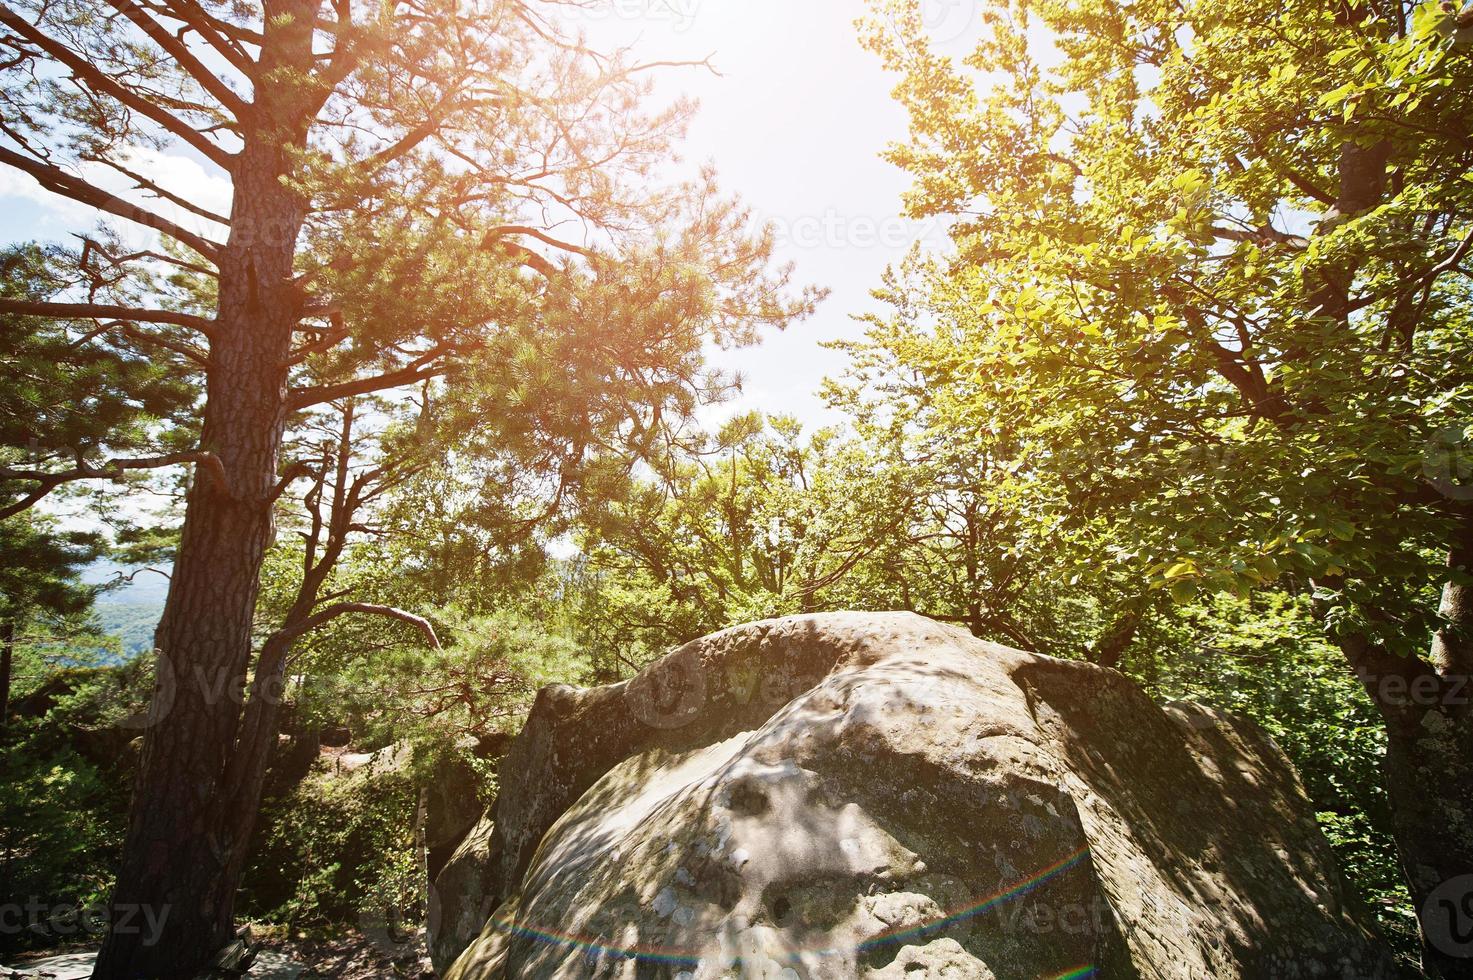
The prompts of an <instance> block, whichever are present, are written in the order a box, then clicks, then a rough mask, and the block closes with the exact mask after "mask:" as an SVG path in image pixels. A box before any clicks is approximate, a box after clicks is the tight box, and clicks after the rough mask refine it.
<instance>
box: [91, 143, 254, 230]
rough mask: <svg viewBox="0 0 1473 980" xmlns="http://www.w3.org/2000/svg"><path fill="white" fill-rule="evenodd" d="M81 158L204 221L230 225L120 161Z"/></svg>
mask: <svg viewBox="0 0 1473 980" xmlns="http://www.w3.org/2000/svg"><path fill="white" fill-rule="evenodd" d="M82 159H84V160H89V161H91V162H93V163H100V164H102V165H103V166H104V167H110V168H111V169H113V170H116V171H117V172H118V173H120V174H122V175H123V176H124V177H127V178H128V179H129V180H131V181H133V183H134V184H136V185H137V186H138V189H139V190H141V191H148V192H149V193H150V194H153V195H154V196H155V197H158V198H160V199H161V200H165V201H168V202H169V203H171V204H176V205H178V206H179V207H181V208H183V209H184V210H185V211H188V212H189V213H190V214H194V215H198V216H199V217H201V218H204V219H205V220H206V221H213V222H214V223H215V224H217V225H224V226H225V227H227V228H229V227H230V219H229V218H227V217H225V216H224V215H223V214H216V213H215V212H214V211H211V210H209V209H208V208H202V207H200V206H199V205H198V204H195V203H194V202H193V201H190V200H188V199H186V198H183V197H180V196H179V195H178V194H175V193H174V192H173V191H170V190H165V189H164V188H163V187H160V186H159V185H158V184H156V183H155V182H153V181H151V180H149V179H148V178H147V177H145V176H143V175H142V174H140V173H136V172H134V171H132V170H129V169H128V168H127V167H125V166H123V165H122V164H121V163H118V162H116V161H114V160H109V159H107V158H106V157H103V156H94V155H88V156H85V157H83V158H82Z"/></svg>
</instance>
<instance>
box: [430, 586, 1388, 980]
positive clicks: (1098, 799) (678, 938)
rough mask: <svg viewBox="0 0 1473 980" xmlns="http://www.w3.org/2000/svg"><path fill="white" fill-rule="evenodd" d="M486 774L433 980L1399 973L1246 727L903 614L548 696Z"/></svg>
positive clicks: (810, 624) (719, 638)
mask: <svg viewBox="0 0 1473 980" xmlns="http://www.w3.org/2000/svg"><path fill="white" fill-rule="evenodd" d="M501 774H502V777H501V794H500V797H499V799H498V802H497V806H496V808H495V814H494V824H492V823H489V822H488V823H486V824H483V825H482V826H483V832H484V833H483V840H482V841H481V842H480V843H478V844H477V845H476V848H475V851H476V853H475V854H474V855H473V857H474V860H468V861H466V862H464V863H463V865H462V866H463V868H469V867H475V868H476V869H478V870H477V873H476V874H475V875H472V876H464V875H463V876H462V879H461V880H462V881H464V878H465V877H472V878H473V879H474V880H473V881H472V882H471V887H474V888H475V889H476V890H477V891H476V894H475V895H464V894H461V895H458V896H457V895H447V894H443V893H442V894H441V895H440V900H441V902H442V903H444V902H447V901H449V902H458V904H457V908H458V909H460V910H462V911H465V910H468V909H480V910H482V911H483V912H484V911H485V910H489V909H494V911H491V912H490V914H489V915H487V917H486V920H485V921H484V922H483V923H482V928H481V929H480V932H479V935H478V936H476V937H475V938H474V939H473V940H471V941H470V942H469V945H468V946H466V947H465V949H464V951H463V952H461V953H460V954H459V956H458V958H456V959H455V962H454V964H453V965H452V966H451V967H450V968H449V969H448V971H447V972H446V980H486V978H501V977H509V978H510V977H538V978H542V977H595V976H597V977H630V978H633V977H636V976H637V977H641V978H643V977H658V976H673V977H679V978H680V980H705V978H715V977H727V976H742V977H782V978H797V977H811V978H828V977H835V978H838V977H867V978H891V977H895V978H899V977H902V976H904V977H913V976H937V977H957V978H1000V980H1013V978H1018V980H1025V978H1026V980H1035V978H1039V977H1055V978H1057V977H1083V976H1086V975H1090V976H1099V977H1152V978H1156V977H1171V978H1175V977H1180V978H1201V977H1222V978H1233V977H1240V978H1267V977H1274V978H1314V977H1323V978H1336V980H1341V978H1379V977H1390V976H1394V975H1396V974H1395V969H1394V967H1393V965H1392V962H1391V960H1390V958H1389V957H1388V955H1387V954H1386V952H1385V951H1384V949H1383V948H1382V947H1381V946H1380V944H1379V943H1378V942H1377V940H1376V938H1375V936H1374V935H1373V934H1372V931H1371V929H1370V927H1369V926H1368V924H1367V919H1366V917H1365V915H1364V913H1363V912H1362V910H1361V909H1359V908H1358V907H1357V906H1356V904H1355V903H1354V901H1353V900H1352V899H1351V898H1350V897H1349V896H1348V895H1347V893H1346V890H1345V888H1344V886H1343V884H1342V883H1341V880H1340V877H1339V875H1338V874H1337V872H1336V870H1335V866H1334V862H1333V860H1332V857H1331V853H1330V850H1329V847H1328V845H1327V844H1326V842H1325V840H1324V838H1323V837H1322V836H1321V834H1320V832H1319V830H1318V828H1317V827H1316V825H1315V822H1314V819H1313V815H1312V813H1311V809H1310V806H1309V803H1308V801H1307V799H1306V798H1305V795H1304V791H1303V789H1302V787H1301V785H1300V783H1299V780H1298V778H1297V776H1296V775H1295V773H1294V771H1293V768H1292V767H1291V766H1290V764H1289V762H1288V760H1287V759H1286V758H1285V757H1284V755H1283V753H1282V752H1281V751H1280V750H1279V749H1278V748H1277V747H1276V746H1274V745H1273V744H1272V742H1270V741H1269V740H1268V739H1267V738H1266V737H1265V736H1264V735H1263V734H1262V733H1261V732H1259V731H1258V730H1257V729H1256V728H1254V727H1253V726H1251V725H1249V724H1247V723H1245V722H1242V721H1239V720H1237V719H1234V718H1230V717H1226V716H1222V715H1218V714H1214V713H1212V712H1209V711H1207V710H1205V709H1202V708H1200V707H1195V706H1187V705H1181V706H1175V707H1171V708H1167V709H1165V710H1163V709H1162V708H1160V707H1158V706H1157V705H1155V704H1154V703H1153V702H1151V701H1150V699H1148V698H1147V697H1146V696H1145V695H1144V694H1143V693H1142V692H1141V691H1140V690H1139V689H1138V688H1137V687H1136V686H1135V685H1134V684H1132V683H1131V682H1130V681H1129V680H1127V679H1126V678H1125V677H1123V676H1122V675H1120V674H1118V673H1115V672H1113V671H1109V670H1105V669H1102V668H1098V667H1094V666H1092V665H1089V664H1084V663H1077V662H1070V661H1062V660H1055V659H1052V658H1049V657H1044V656H1039V655H1037V654H1031V653H1024V652H1021V651H1018V650H1012V649H1008V648H1006V647H1002V646H998V645H996V644H991V643H985V642H982V641H980V640H977V639H975V638H973V637H971V636H970V635H969V634H967V633H965V632H963V631H961V630H958V629H955V628H952V627H948V626H944V625H940V624H937V623H935V622H932V621H929V620H926V619H923V618H921V617H919V616H915V615H911V614H900V613H893V614H891V613H887V614H851V613H840V614H832V615H820V616H803V617H795V618H789V619H780V620H773V621H768V622H763V623H757V624H753V625H750V626H743V627H739V628H737V629H733V630H728V631H726V632H723V633H719V634H716V635H714V636H710V637H706V638H704V639H701V640H697V641H695V642H694V643H691V644H688V645H686V646H684V647H682V648H680V649H679V650H676V651H675V652H673V653H672V654H670V655H669V656H667V657H666V658H664V659H663V660H661V661H659V662H658V663H656V664H653V665H652V666H650V667H649V668H648V669H646V670H645V671H644V672H643V673H641V674H640V675H638V676H637V677H635V678H634V679H632V680H631V681H629V682H627V683H624V684H618V685H613V686H609V687H602V688H597V689H594V690H587V691H580V690H575V689H572V688H567V687H558V688H550V689H548V690H545V691H543V692H542V693H541V694H540V695H539V697H538V699H537V701H536V704H535V705H534V707H533V710H532V713H531V715H530V717H529V719H528V722H527V725H526V728H525V729H524V730H523V732H522V733H521V735H520V736H519V737H518V738H517V740H516V741H515V742H514V743H513V745H512V747H511V749H510V752H509V754H508V756H507V758H506V760H505V763H504V764H503V766H502V767H501ZM454 864H455V861H454V860H452V865H454ZM442 878H443V875H442ZM444 884H445V887H444V888H442V889H441V891H442V892H446V891H454V890H456V889H463V888H465V887H467V886H466V885H465V884H461V885H458V886H454V888H452V887H451V886H450V884H449V883H448V882H446V883H444ZM442 921H444V917H442ZM467 932H468V930H464V928H463V927H462V936H461V937H460V938H450V937H449V936H448V933H446V932H445V931H444V930H441V935H440V936H439V937H438V939H439V941H440V944H441V948H440V955H439V956H438V957H437V958H438V959H442V960H443V959H446V958H448V957H449V956H451V955H452V954H454V953H455V951H456V947H458V946H459V945H460V944H461V943H463V942H465V941H466V939H468V938H469V937H468V935H465V933H467Z"/></svg>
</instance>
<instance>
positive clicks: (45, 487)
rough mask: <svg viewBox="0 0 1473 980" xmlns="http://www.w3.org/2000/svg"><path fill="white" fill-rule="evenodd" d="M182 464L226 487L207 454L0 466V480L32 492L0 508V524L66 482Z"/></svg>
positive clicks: (218, 467) (213, 459) (220, 469)
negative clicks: (56, 466)
mask: <svg viewBox="0 0 1473 980" xmlns="http://www.w3.org/2000/svg"><path fill="white" fill-rule="evenodd" d="M185 463H195V464H198V465H201V466H204V467H205V468H206V469H208V470H209V471H210V473H211V474H213V476H214V478H215V479H216V480H218V481H219V482H220V485H221V486H222V487H223V486H227V485H228V483H227V478H226V475H225V466H224V464H223V463H221V462H220V457H218V456H216V455H215V454H214V453H210V452H184V453H170V454H168V455H166V456H150V457H144V458H141V459H110V460H108V461H107V462H105V463H103V464H102V465H101V466H91V465H89V464H87V463H82V464H80V465H78V466H77V467H76V468H74V469H70V470H56V471H49V472H48V471H45V470H17V469H12V468H10V467H8V466H4V467H0V480H13V481H16V482H18V483H35V484H36V489H35V490H33V491H31V492H30V493H29V494H27V495H26V496H24V497H22V498H21V499H20V500H18V501H16V502H15V503H13V504H9V505H7V506H5V507H0V521H3V520H5V519H7V518H9V517H13V516H15V515H16V514H19V513H20V512H21V511H24V510H28V509H30V508H31V507H33V506H35V505H36V504H37V503H39V502H40V501H41V499H42V498H44V497H45V496H46V495H47V494H49V493H51V492H52V491H53V490H55V489H56V488H57V487H60V486H63V485H65V484H67V483H76V482H79V481H81V480H113V481H117V480H121V479H123V477H124V476H126V475H127V474H128V473H131V472H136V471H139V470H157V469H163V468H164V467H167V466H179V465H182V464H185Z"/></svg>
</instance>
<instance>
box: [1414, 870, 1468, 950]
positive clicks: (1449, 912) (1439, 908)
mask: <svg viewBox="0 0 1473 980" xmlns="http://www.w3.org/2000/svg"><path fill="white" fill-rule="evenodd" d="M1421 920H1422V934H1423V935H1424V936H1425V937H1426V938H1427V943H1428V945H1430V946H1431V947H1432V948H1433V949H1435V950H1437V951H1438V952H1439V953H1442V954H1443V955H1445V956H1451V957H1453V958H1455V959H1473V875H1459V876H1458V877H1456V878H1449V879H1448V880H1447V881H1444V882H1443V883H1442V884H1441V885H1438V886H1437V887H1436V888H1435V889H1433V891H1432V894H1430V895H1428V896H1427V901H1425V902H1423V903H1422V915H1421Z"/></svg>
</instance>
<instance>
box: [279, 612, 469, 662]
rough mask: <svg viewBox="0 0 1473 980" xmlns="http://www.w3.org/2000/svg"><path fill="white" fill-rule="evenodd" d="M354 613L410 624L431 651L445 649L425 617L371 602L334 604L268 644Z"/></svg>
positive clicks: (284, 639)
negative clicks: (383, 617)
mask: <svg viewBox="0 0 1473 980" xmlns="http://www.w3.org/2000/svg"><path fill="white" fill-rule="evenodd" d="M354 613H359V614H363V615H368V616H385V617H388V618H389V619H397V620H399V621H400V622H401V623H408V624H409V625H410V626H413V627H414V628H415V629H417V630H419V632H420V635H422V636H423V637H424V639H425V642H426V643H428V644H429V646H430V649H432V650H440V649H443V648H442V647H441V646H440V638H439V637H438V636H436V635H435V627H434V625H433V624H432V623H431V622H430V621H429V620H428V619H425V618H424V617H423V616H416V615H414V613H410V612H405V611H404V610H402V609H395V608H394V607H393V606H379V605H374V604H373V603H370V602H338V603H334V604H333V605H331V606H328V607H326V608H325V609H322V610H320V611H318V612H316V613H313V614H312V615H311V616H308V617H307V618H306V619H304V620H302V621H301V622H299V623H297V624H295V625H293V626H284V627H282V628H281V629H280V630H278V631H277V632H276V633H275V634H273V635H272V637H271V640H270V641H268V642H271V643H283V642H286V641H290V640H293V639H296V638H297V637H299V636H301V635H302V634H304V633H309V632H311V631H312V630H314V629H316V628H317V627H319V626H322V625H324V624H325V623H328V622H330V621H332V620H334V619H337V618H338V617H339V616H347V615H351V614H354Z"/></svg>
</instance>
